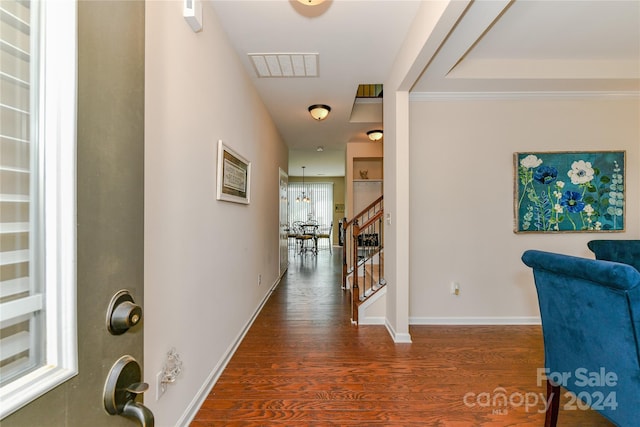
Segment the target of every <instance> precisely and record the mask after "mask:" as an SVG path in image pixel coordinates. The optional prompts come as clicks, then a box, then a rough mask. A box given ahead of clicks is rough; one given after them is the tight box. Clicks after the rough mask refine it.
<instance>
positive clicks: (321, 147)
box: [316, 145, 324, 152]
mask: <svg viewBox="0 0 640 427" xmlns="http://www.w3.org/2000/svg"><path fill="white" fill-rule="evenodd" d="M316 151H318V152H321V151H324V147H323V146H322V145H318V148H316Z"/></svg>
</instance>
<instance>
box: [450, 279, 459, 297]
mask: <svg viewBox="0 0 640 427" xmlns="http://www.w3.org/2000/svg"><path fill="white" fill-rule="evenodd" d="M451 295H455V296H460V283H458V282H451Z"/></svg>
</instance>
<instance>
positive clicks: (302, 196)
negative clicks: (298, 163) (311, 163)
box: [296, 166, 311, 203]
mask: <svg viewBox="0 0 640 427" xmlns="http://www.w3.org/2000/svg"><path fill="white" fill-rule="evenodd" d="M304 168H306V166H303V167H302V194H300V195H299V196H298V197H296V202H300V201H303V202H305V203H311V199H310V198H309V197H308V196H307V193H305V189H306V187H305V186H304Z"/></svg>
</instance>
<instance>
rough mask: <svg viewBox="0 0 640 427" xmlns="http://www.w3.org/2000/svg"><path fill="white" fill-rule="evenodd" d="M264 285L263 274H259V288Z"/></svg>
mask: <svg viewBox="0 0 640 427" xmlns="http://www.w3.org/2000/svg"><path fill="white" fill-rule="evenodd" d="M260 285H262V274H258V286H260Z"/></svg>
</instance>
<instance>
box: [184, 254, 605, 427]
mask: <svg viewBox="0 0 640 427" xmlns="http://www.w3.org/2000/svg"><path fill="white" fill-rule="evenodd" d="M290 261H291V263H290V266H289V270H288V272H287V274H286V275H285V277H284V279H283V281H282V282H281V283H280V285H279V286H278V287H277V288H276V290H275V291H274V293H273V295H272V296H271V298H270V299H269V301H268V302H267V304H266V305H265V307H264V308H263V310H262V312H261V313H260V315H259V316H258V318H257V319H256V321H255V322H254V324H253V326H252V327H251V329H250V331H249V332H248V333H247V335H246V337H245V339H244V341H243V342H242V344H241V345H240V347H239V348H238V350H237V352H236V354H235V355H234V356H233V358H232V359H231V361H230V362H229V364H228V366H227V368H226V369H225V371H224V372H223V374H222V375H221V377H220V379H219V380H218V382H217V383H216V385H215V386H214V388H213V390H212V391H211V393H210V394H209V396H208V397H207V399H206V401H205V402H204V404H203V406H202V408H201V409H200V410H199V412H198V414H197V415H196V417H195V419H194V420H193V422H192V423H191V426H192V427H204V426H282V425H288V426H355V425H357V426H464V427H467V426H536V427H538V426H542V425H543V424H544V413H543V411H544V407H545V406H544V394H545V388H544V384H541V385H538V384H537V381H536V375H537V369H538V368H542V367H543V352H542V337H541V332H540V328H539V327H537V326H413V327H411V328H410V333H411V337H412V340H413V343H411V344H394V343H393V341H392V340H391V338H390V336H389V333H388V332H387V330H386V329H385V328H384V327H383V326H360V327H359V328H358V327H354V326H352V325H351V324H350V322H349V305H348V304H349V293H348V291H343V290H341V289H340V286H339V283H340V281H339V277H340V276H339V274H340V263H339V261H340V251H334V253H333V256H331V255H330V254H329V253H328V252H327V251H323V252H321V253H320V254H319V255H318V256H317V257H316V256H314V255H312V254H307V255H302V256H299V255H293V253H292V254H291V260H290ZM571 406H572V405H571V404H570V402H569V401H568V400H567V399H566V397H564V396H563V400H562V401H561V408H563V407H566V408H564V409H561V412H560V417H559V421H558V425H559V426H580V427H589V426H593V427H596V426H611V425H612V424H610V423H608V422H607V421H606V420H605V419H604V418H603V417H601V416H600V415H599V414H597V413H595V412H593V411H590V410H581V409H578V408H575V409H571ZM573 406H576V405H573Z"/></svg>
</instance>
